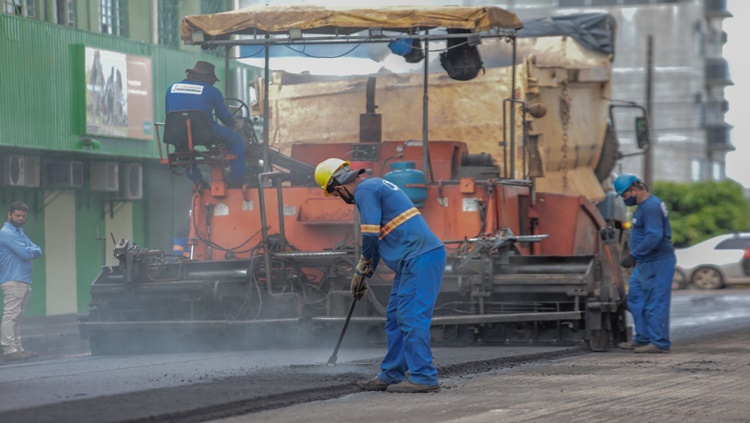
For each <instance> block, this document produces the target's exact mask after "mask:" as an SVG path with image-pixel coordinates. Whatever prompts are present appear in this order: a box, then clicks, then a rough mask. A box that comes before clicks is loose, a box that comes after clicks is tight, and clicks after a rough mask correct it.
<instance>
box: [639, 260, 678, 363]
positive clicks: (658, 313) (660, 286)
mask: <svg viewBox="0 0 750 423" xmlns="http://www.w3.org/2000/svg"><path fill="white" fill-rule="evenodd" d="M675 262H676V259H675V256H674V255H670V256H667V257H664V258H660V259H657V260H654V261H648V262H638V263H637V264H636V267H635V269H633V273H632V274H631V275H630V281H629V287H628V307H629V308H630V313H631V314H632V315H633V323H635V337H634V338H633V342H635V343H638V344H652V345H656V346H657V347H659V348H664V349H670V348H671V347H672V343H671V342H670V341H669V307H670V303H671V301H672V277H673V276H674V268H675Z"/></svg>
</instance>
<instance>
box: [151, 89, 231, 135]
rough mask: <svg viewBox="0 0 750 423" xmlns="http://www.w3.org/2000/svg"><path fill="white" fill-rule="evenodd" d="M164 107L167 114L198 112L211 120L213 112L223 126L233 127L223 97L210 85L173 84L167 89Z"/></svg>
mask: <svg viewBox="0 0 750 423" xmlns="http://www.w3.org/2000/svg"><path fill="white" fill-rule="evenodd" d="M164 105H165V108H166V111H167V113H169V112H173V111H176V110H200V111H202V112H203V113H205V114H206V116H208V118H209V119H211V120H213V113H214V110H215V111H216V117H218V118H219V120H221V122H222V123H223V124H224V125H225V126H228V127H230V128H232V127H234V125H235V121H234V118H233V117H232V114H231V113H230V112H229V109H227V106H226V104H224V96H223V95H222V94H221V91H219V89H218V88H216V87H214V86H213V85H211V84H204V83H203V82H198V81H191V80H188V79H184V80H182V81H180V82H175V83H174V84H172V85H170V86H169V88H167V95H166V98H165V101H164Z"/></svg>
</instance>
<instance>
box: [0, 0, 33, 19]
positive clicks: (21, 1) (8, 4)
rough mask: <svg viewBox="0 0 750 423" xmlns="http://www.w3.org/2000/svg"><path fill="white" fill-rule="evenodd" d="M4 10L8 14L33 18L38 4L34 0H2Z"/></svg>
mask: <svg viewBox="0 0 750 423" xmlns="http://www.w3.org/2000/svg"><path fill="white" fill-rule="evenodd" d="M2 1H3V12H5V13H7V14H8V15H16V16H26V17H27V18H33V17H35V16H36V7H35V6H36V5H35V4H34V0H2Z"/></svg>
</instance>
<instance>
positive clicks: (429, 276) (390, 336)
mask: <svg viewBox="0 0 750 423" xmlns="http://www.w3.org/2000/svg"><path fill="white" fill-rule="evenodd" d="M445 257H446V254H445V247H441V248H436V249H434V250H431V251H428V252H426V253H424V254H421V255H419V256H417V257H414V258H412V259H409V260H404V261H403V262H402V263H401V267H400V269H398V271H397V272H396V277H395V279H394V280H393V288H392V289H391V298H390V299H389V300H388V307H387V308H386V314H385V317H386V321H385V333H386V337H387V344H388V351H387V352H386V354H385V357H384V358H383V362H382V363H381V364H380V370H381V373H380V374H379V375H378V377H379V378H380V379H382V380H384V381H386V382H387V383H389V384H394V383H399V382H401V381H403V380H404V376H405V374H406V371H407V370H409V371H410V372H411V375H410V377H409V380H410V381H411V382H413V383H418V384H421V385H437V383H438V380H437V369H436V368H435V366H433V364H432V350H431V349H430V324H431V322H432V311H433V309H434V308H435V301H436V300H437V296H438V292H439V291H440V284H441V283H442V281H443V272H444V271H445Z"/></svg>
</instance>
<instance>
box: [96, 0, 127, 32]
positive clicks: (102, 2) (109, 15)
mask: <svg viewBox="0 0 750 423" xmlns="http://www.w3.org/2000/svg"><path fill="white" fill-rule="evenodd" d="M99 30H100V31H101V32H103V33H105V34H111V35H119V36H121V37H127V36H128V8H127V2H126V1H124V0H99Z"/></svg>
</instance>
